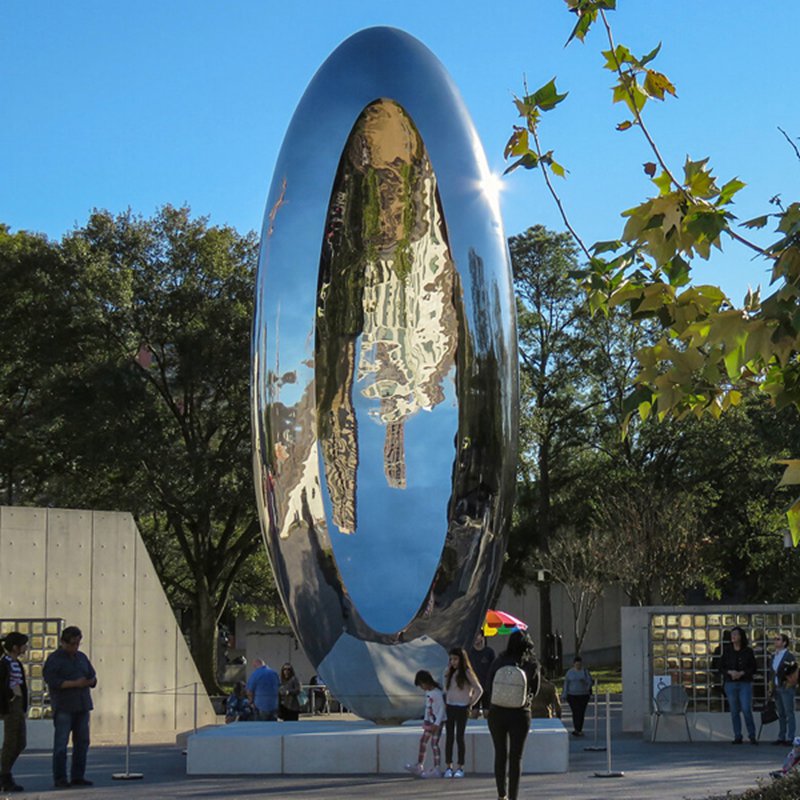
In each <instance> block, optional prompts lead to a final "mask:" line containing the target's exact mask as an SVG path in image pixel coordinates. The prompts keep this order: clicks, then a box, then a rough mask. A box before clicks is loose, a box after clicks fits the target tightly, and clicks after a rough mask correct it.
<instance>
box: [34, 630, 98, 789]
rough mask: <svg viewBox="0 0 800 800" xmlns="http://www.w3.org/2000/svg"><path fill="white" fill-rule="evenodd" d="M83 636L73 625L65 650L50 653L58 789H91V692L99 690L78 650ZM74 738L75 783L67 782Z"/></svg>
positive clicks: (47, 672)
mask: <svg viewBox="0 0 800 800" xmlns="http://www.w3.org/2000/svg"><path fill="white" fill-rule="evenodd" d="M81 639H83V634H82V633H81V630H80V628H77V627H76V626H75V625H70V626H68V627H66V628H64V630H63V631H62V632H61V647H59V648H58V650H55V651H54V652H52V653H50V655H49V656H48V657H47V661H45V663H44V670H43V673H42V674H43V676H44V680H45V682H46V683H47V688H48V690H49V692H50V705H51V706H52V708H53V725H54V726H55V732H54V734H53V782H54V783H55V787H56V789H68V788H69V787H70V786H91V785H92V782H91V781H90V780H87V779H86V774H85V773H86V755H87V753H88V752H89V712H91V710H92V708H93V705H92V693H91V691H90V690H91V689H93V688H94V687H95V686H97V674H96V673H95V671H94V667H93V666H92V665H91V662H90V661H89V659H88V658H87V657H86V655H85V654H84V653H81V652H80V651H79V650H78V648H79V647H80V645H81ZM70 734H72V780H71V781H69V780H67V745H68V744H69V737H70Z"/></svg>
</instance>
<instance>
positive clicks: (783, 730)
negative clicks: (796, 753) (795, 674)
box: [770, 633, 797, 747]
mask: <svg viewBox="0 0 800 800" xmlns="http://www.w3.org/2000/svg"><path fill="white" fill-rule="evenodd" d="M796 661H797V659H796V658H795V657H794V654H793V653H792V652H791V651H790V650H789V637H788V636H787V635H786V634H785V633H779V634H778V635H777V636H776V637H775V653H774V654H773V656H772V664H771V665H770V667H771V669H770V674H771V684H772V686H771V687H770V688H771V689H772V695H773V697H774V698H775V709H776V711H777V712H778V738H777V739H776V740H775V741H774V742H773V743H772V744H777V745H789V746H790V747H791V746H792V742H794V738H795V733H796V727H797V726H796V722H795V717H794V694H795V692H794V689H793V688H792V687H791V686H784V679H785V676H786V670H787V668H788V667H789V665H790V664H794V663H796Z"/></svg>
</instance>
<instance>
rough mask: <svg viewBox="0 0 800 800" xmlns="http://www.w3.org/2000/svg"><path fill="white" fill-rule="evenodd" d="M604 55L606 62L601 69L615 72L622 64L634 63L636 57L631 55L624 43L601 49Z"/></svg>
mask: <svg viewBox="0 0 800 800" xmlns="http://www.w3.org/2000/svg"><path fill="white" fill-rule="evenodd" d="M601 52H602V54H603V56H605V59H606V63H605V64H603V69H607V70H610V71H611V72H616V71H617V70H618V69H620V67H622V65H623V64H626V63H631V62H633V63H636V59H635V58H634V57H633V56H632V55H631V51H630V50H628V48H627V47H625V45H624V44H618V45H617V46H616V47H615V48H614V49H613V50H603V51H601Z"/></svg>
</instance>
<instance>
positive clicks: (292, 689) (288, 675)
mask: <svg viewBox="0 0 800 800" xmlns="http://www.w3.org/2000/svg"><path fill="white" fill-rule="evenodd" d="M300 689H301V686H300V681H299V680H298V679H297V675H295V674H294V667H293V666H292V665H291V664H288V663H287V664H284V665H283V666H282V667H281V685H280V686H279V687H278V718H279V719H282V720H283V721H284V722H297V720H298V719H299V718H300Z"/></svg>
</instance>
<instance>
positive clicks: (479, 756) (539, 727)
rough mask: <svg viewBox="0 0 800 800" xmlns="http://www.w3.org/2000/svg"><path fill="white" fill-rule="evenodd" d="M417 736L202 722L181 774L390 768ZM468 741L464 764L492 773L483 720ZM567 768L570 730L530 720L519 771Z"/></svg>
mask: <svg viewBox="0 0 800 800" xmlns="http://www.w3.org/2000/svg"><path fill="white" fill-rule="evenodd" d="M419 737H420V725H419V724H418V723H407V724H405V725H399V726H391V727H389V726H378V725H374V724H372V723H369V722H325V721H320V722H306V721H303V722H241V723H234V724H232V725H224V726H220V727H216V728H206V729H205V730H202V731H199V732H198V733H196V734H194V735H193V736H190V737H189V743H188V752H187V756H188V757H187V762H186V773H187V774H188V775H247V774H249V775H265V774H269V775H302V774H309V775H313V774H336V775H372V774H393V773H394V774H396V773H399V772H403V765H404V764H406V763H408V762H410V761H414V760H415V759H416V754H417V745H418V742H419ZM442 738H443V739H444V737H442ZM466 744H467V752H466V761H467V763H466V764H465V765H464V769H465V771H466V772H467V773H468V774H469V773H473V774H474V773H483V774H490V773H491V772H492V771H493V763H494V749H493V748H492V739H491V736H490V735H489V728H488V726H487V724H486V722H485V721H483V720H475V721H470V723H469V724H468V725H467V734H466ZM442 754H443V755H444V741H442ZM428 761H430V754H428ZM568 767H569V737H568V734H567V731H566V729H565V728H564V726H563V725H562V724H561V720H558V719H537V720H534V721H533V724H532V725H531V732H530V735H529V737H528V741H527V744H526V746H525V754H524V756H523V761H522V771H523V773H524V774H528V775H530V774H534V773H545V772H566V771H567V769H568Z"/></svg>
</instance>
